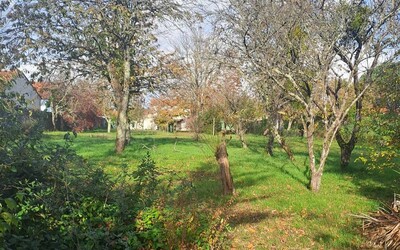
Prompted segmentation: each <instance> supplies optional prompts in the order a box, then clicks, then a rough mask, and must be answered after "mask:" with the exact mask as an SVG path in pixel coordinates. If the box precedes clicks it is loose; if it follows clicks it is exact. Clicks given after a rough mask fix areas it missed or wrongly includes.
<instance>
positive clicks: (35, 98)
mask: <svg viewBox="0 0 400 250" xmlns="http://www.w3.org/2000/svg"><path fill="white" fill-rule="evenodd" d="M14 81H15V83H14V84H13V85H12V87H10V88H9V89H8V90H6V93H10V92H15V93H18V94H20V95H24V96H25V100H26V102H27V103H28V108H30V109H34V110H40V101H41V99H40V97H39V95H38V93H37V92H36V91H35V89H34V88H33V87H32V85H31V84H30V82H29V81H28V79H26V77H24V76H19V77H17V78H15V80H14Z"/></svg>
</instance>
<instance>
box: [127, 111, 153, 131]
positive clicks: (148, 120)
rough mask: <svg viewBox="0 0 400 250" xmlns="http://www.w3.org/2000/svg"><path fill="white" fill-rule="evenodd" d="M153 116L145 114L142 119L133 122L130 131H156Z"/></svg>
mask: <svg viewBox="0 0 400 250" xmlns="http://www.w3.org/2000/svg"><path fill="white" fill-rule="evenodd" d="M154 118H155V115H153V114H147V115H146V116H144V118H143V119H141V120H138V121H133V123H132V124H131V129H135V130H157V129H158V126H157V124H156V123H155V121H154Z"/></svg>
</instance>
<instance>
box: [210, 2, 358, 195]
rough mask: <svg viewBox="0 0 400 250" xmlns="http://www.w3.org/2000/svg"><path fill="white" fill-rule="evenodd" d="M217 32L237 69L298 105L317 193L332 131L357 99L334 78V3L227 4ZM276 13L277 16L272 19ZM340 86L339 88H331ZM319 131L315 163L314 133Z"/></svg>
mask: <svg viewBox="0 0 400 250" xmlns="http://www.w3.org/2000/svg"><path fill="white" fill-rule="evenodd" d="M220 7H221V8H222V9H219V10H218V13H219V14H218V16H219V23H218V28H219V30H220V31H221V32H220V33H221V34H222V35H223V37H222V40H223V41H225V42H226V44H227V46H230V47H231V48H233V47H234V48H237V50H238V52H237V54H238V55H239V56H240V57H241V58H242V60H245V62H244V63H243V67H245V68H247V70H249V71H250V70H251V71H252V72H253V74H254V76H255V77H257V78H258V79H260V80H262V81H257V83H259V84H272V85H274V86H277V87H279V88H280V89H281V90H282V91H283V93H284V94H285V96H286V98H290V99H291V101H292V102H296V103H298V104H300V105H301V106H302V109H301V110H302V114H301V117H302V123H303V127H304V128H305V133H306V136H307V147H308V158H309V188H310V189H311V190H312V191H315V192H317V191H319V189H320V187H321V180H322V174H323V170H324V167H325V162H326V160H327V157H328V155H329V151H330V148H331V145H332V142H333V140H334V139H335V136H336V133H337V130H338V129H339V127H340V126H341V124H342V122H343V120H344V119H345V117H346V115H347V114H348V112H349V111H350V109H351V107H352V106H353V105H354V104H355V103H356V102H357V100H359V98H361V96H362V94H363V93H364V92H365V91H366V88H364V89H363V90H361V92H360V93H359V94H358V95H350V94H349V90H351V88H352V86H351V85H346V86H343V85H341V83H343V82H342V81H341V79H340V78H337V77H336V76H335V74H334V65H335V60H336V59H337V58H338V57H337V53H336V51H335V50H334V45H335V43H336V42H337V41H338V40H339V39H340V38H341V37H343V32H344V31H343V28H342V26H341V24H342V23H341V21H342V20H341V18H342V16H341V15H340V12H339V10H340V8H339V7H340V4H337V3H336V2H326V1H312V2H311V1H303V2H298V1H295V2H292V1H289V2H273V1H271V2H269V1H257V2H255V3H254V2H253V1H236V0H231V1H229V4H228V5H225V6H224V5H220ZM276 13H280V15H276ZM337 86H341V88H337ZM317 127H320V128H321V129H322V131H323V138H322V139H323V141H322V147H321V148H320V149H319V150H320V153H319V159H318V161H317V159H316V158H317V157H316V150H317V147H316V145H315V132H316V129H317Z"/></svg>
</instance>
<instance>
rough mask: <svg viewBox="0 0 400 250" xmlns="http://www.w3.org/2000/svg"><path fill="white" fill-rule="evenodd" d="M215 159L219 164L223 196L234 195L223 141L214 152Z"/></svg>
mask: <svg viewBox="0 0 400 250" xmlns="http://www.w3.org/2000/svg"><path fill="white" fill-rule="evenodd" d="M215 158H216V159H217V162H218V164H219V168H220V177H221V182H222V189H223V193H224V195H232V194H234V193H235V189H234V187H233V178H232V175H231V170H230V167H229V160H228V152H227V150H226V143H225V141H223V142H221V143H220V144H219V145H218V147H217V150H216V152H215Z"/></svg>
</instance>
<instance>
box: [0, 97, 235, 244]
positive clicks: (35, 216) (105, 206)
mask: <svg viewBox="0 0 400 250" xmlns="http://www.w3.org/2000/svg"><path fill="white" fill-rule="evenodd" d="M0 114H1V116H0V188H1V190H3V191H2V193H1V196H0V249H2V248H4V249H40V248H43V247H45V248H46V249H127V248H128V249H138V248H139V249H160V248H163V249H164V248H170V249H173V248H181V247H186V248H213V247H214V248H221V247H222V246H223V242H224V240H225V236H226V234H225V232H226V229H227V224H226V222H225V221H226V220H224V219H223V218H222V213H220V212H218V211H214V212H213V211H210V209H209V208H208V207H207V206H206V205H204V206H201V207H199V208H198V207H192V208H190V207H186V208H185V207H182V206H180V205H178V203H177V202H176V201H177V200H178V199H179V198H180V197H182V196H189V195H190V192H191V189H192V188H191V187H189V186H187V185H178V184H177V183H179V180H176V179H174V178H175V177H174V176H175V175H174V174H171V175H170V176H169V177H168V176H164V175H165V174H164V173H162V172H161V171H160V170H159V169H158V168H157V167H156V165H155V163H154V161H153V160H152V159H151V157H150V154H149V153H148V154H147V156H146V157H145V158H144V159H143V160H142V163H141V164H140V165H139V166H138V168H137V171H130V170H129V168H128V166H121V171H120V174H119V175H118V176H117V177H116V178H112V177H111V176H109V175H107V174H106V173H104V171H103V170H102V169H100V168H97V167H95V166H90V165H89V164H88V163H87V162H86V161H85V160H84V159H83V158H81V157H79V156H78V155H77V154H76V153H75V152H74V151H73V150H71V149H70V147H69V145H68V144H66V145H63V146H61V145H55V146H54V145H53V146H49V145H46V144H45V143H43V141H42V140H41V137H42V130H41V126H40V123H39V122H37V120H35V119H34V117H33V116H32V115H31V113H30V112H29V110H27V109H26V106H24V101H23V99H22V98H19V97H18V96H3V98H1V99H0ZM183 183H184V182H183Z"/></svg>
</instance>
